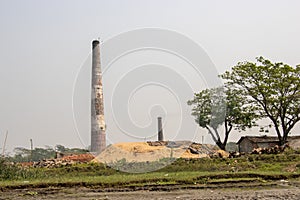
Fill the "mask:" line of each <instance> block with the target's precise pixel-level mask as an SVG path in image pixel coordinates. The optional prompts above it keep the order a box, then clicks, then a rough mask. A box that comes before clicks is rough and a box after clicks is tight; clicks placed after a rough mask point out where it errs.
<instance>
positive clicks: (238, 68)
mask: <svg viewBox="0 0 300 200" xmlns="http://www.w3.org/2000/svg"><path fill="white" fill-rule="evenodd" d="M219 77H220V78H222V79H223V80H224V81H225V83H224V86H220V87H218V88H208V89H204V90H202V91H200V92H198V93H195V94H194V97H193V99H191V100H189V101H188V102H187V103H188V105H190V106H192V115H193V116H194V117H195V122H196V123H197V124H198V125H199V126H200V127H202V128H205V129H207V130H208V133H209V134H211V136H212V138H213V140H214V141H215V143H216V144H217V145H218V146H219V147H220V148H221V149H223V150H225V146H226V144H227V141H228V137H229V134H230V133H231V132H232V130H238V131H244V130H246V129H247V128H252V127H253V126H259V124H257V121H258V120H260V119H264V118H266V119H269V120H270V125H269V127H272V128H274V129H275V132H276V134H277V137H278V141H279V144H280V145H284V144H285V143H286V142H287V137H288V135H289V134H290V133H291V130H292V129H293V128H294V127H295V125H296V124H297V123H298V122H299V121H300V66H299V65H297V66H296V67H292V66H289V65H287V64H285V63H282V62H277V63H276V62H275V63H273V62H271V61H270V60H267V59H265V58H263V57H257V58H256V62H248V61H246V62H239V63H238V64H237V65H235V66H233V67H232V69H231V70H230V71H226V72H225V73H223V74H221V75H219ZM220 128H222V131H221V133H222V134H224V137H223V139H221V137H220V134H221V133H220ZM261 130H262V131H264V127H261ZM265 131H267V130H265Z"/></svg>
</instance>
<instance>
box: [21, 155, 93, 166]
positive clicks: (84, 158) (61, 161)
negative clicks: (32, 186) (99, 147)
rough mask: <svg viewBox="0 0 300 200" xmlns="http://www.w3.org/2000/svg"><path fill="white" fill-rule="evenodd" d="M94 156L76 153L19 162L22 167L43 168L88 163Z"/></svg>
mask: <svg viewBox="0 0 300 200" xmlns="http://www.w3.org/2000/svg"><path fill="white" fill-rule="evenodd" d="M94 158H95V157H94V156H93V155H92V154H78V155H67V156H62V157H60V158H53V159H44V160H40V161H38V162H26V163H25V162H24V163H21V165H22V166H23V167H29V166H32V167H45V168H56V167H62V166H69V165H72V164H75V163H88V162H90V161H91V160H93V159H94Z"/></svg>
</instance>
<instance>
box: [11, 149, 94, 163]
mask: <svg viewBox="0 0 300 200" xmlns="http://www.w3.org/2000/svg"><path fill="white" fill-rule="evenodd" d="M57 152H59V153H62V154H66V155H70V154H83V153H87V152H88V150H86V149H80V148H67V147H64V146H63V145H56V146H55V147H54V148H52V147H49V146H46V147H45V148H34V149H32V150H31V149H27V148H24V147H16V148H15V149H14V153H15V154H14V155H13V156H9V157H7V159H9V160H10V161H13V162H30V161H39V160H43V159H50V158H55V157H56V153H57Z"/></svg>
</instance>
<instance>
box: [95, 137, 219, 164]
mask: <svg viewBox="0 0 300 200" xmlns="http://www.w3.org/2000/svg"><path fill="white" fill-rule="evenodd" d="M212 151H215V150H214V146H213V145H201V144H196V143H192V142H189V141H176V142H173V141H172V142H165V143H157V142H126V143H117V144H113V145H110V146H109V147H107V148H106V149H105V150H104V151H103V152H102V153H101V154H100V155H98V156H96V158H95V160H94V161H97V162H102V163H107V164H109V163H115V162H118V161H120V160H124V159H125V160H126V162H152V161H158V160H160V159H163V158H202V157H208V154H209V153H210V152H212Z"/></svg>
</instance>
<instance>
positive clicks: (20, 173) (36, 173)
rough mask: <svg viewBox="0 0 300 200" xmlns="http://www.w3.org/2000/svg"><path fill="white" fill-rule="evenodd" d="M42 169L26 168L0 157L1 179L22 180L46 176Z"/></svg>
mask: <svg viewBox="0 0 300 200" xmlns="http://www.w3.org/2000/svg"><path fill="white" fill-rule="evenodd" d="M44 175H45V174H44V173H41V170H40V169H25V168H22V167H20V166H18V165H16V164H14V163H12V162H9V161H8V160H7V159H5V158H0V180H20V179H32V178H38V177H39V178H40V177H44Z"/></svg>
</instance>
